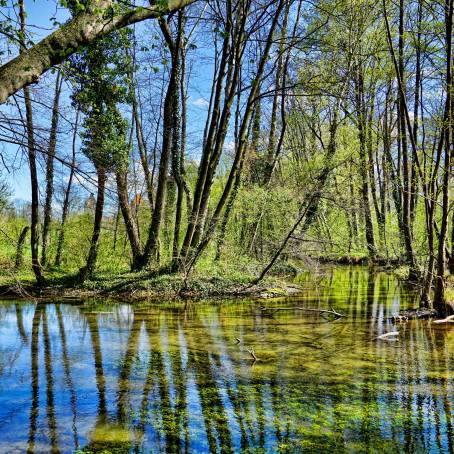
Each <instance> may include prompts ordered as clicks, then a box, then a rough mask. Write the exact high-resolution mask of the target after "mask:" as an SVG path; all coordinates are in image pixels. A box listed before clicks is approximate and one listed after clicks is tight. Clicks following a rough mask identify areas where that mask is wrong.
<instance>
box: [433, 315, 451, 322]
mask: <svg viewBox="0 0 454 454" xmlns="http://www.w3.org/2000/svg"><path fill="white" fill-rule="evenodd" d="M432 323H454V315H450V316H449V317H446V318H442V319H440V320H433V321H432Z"/></svg>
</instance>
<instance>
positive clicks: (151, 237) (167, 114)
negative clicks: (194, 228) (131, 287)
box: [137, 19, 181, 269]
mask: <svg viewBox="0 0 454 454" xmlns="http://www.w3.org/2000/svg"><path fill="white" fill-rule="evenodd" d="M159 24H160V27H161V31H162V33H163V35H164V37H165V38H166V41H167V44H168V45H169V47H170V53H171V57H172V58H171V59H172V67H171V70H170V80H169V84H168V86H167V93H166V97H165V101H164V117H163V131H162V149H161V159H160V162H159V175H158V187H157V190H156V201H155V206H154V210H153V216H152V220H151V224H150V228H149V232H148V239H147V243H146V244H145V247H144V250H143V254H142V257H141V258H140V260H139V261H138V263H137V269H143V268H145V267H146V266H148V265H149V263H150V261H151V260H152V259H153V258H156V257H157V255H158V253H159V251H158V247H159V234H160V232H161V223H162V220H163V215H164V209H165V206H166V195H167V180H168V168H169V161H170V158H171V155H172V148H173V147H172V139H173V133H174V124H173V122H174V120H175V117H174V115H173V108H174V106H175V105H174V104H175V101H174V100H175V96H177V91H178V90H179V80H180V64H181V62H180V57H181V55H180V46H178V49H177V50H175V46H174V43H173V39H172V37H171V35H170V30H169V27H168V24H167V23H166V21H164V20H163V19H161V20H160V21H159ZM179 33H180V34H181V31H180V32H179ZM180 40H181V36H180V37H179V38H178V39H177V42H180ZM177 98H178V96H177ZM178 134H180V132H178ZM178 142H179V140H178Z"/></svg>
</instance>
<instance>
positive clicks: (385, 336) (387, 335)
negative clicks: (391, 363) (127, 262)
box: [375, 331, 399, 340]
mask: <svg viewBox="0 0 454 454" xmlns="http://www.w3.org/2000/svg"><path fill="white" fill-rule="evenodd" d="M398 335H399V331H391V332H389V333H385V334H381V335H380V336H378V337H376V338H375V339H380V340H396V339H390V338H394V337H395V336H398Z"/></svg>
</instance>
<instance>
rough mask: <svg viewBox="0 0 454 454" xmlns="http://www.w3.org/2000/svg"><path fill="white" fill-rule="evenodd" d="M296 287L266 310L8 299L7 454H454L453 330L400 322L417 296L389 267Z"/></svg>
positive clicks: (1, 419) (236, 304)
mask: <svg viewBox="0 0 454 454" xmlns="http://www.w3.org/2000/svg"><path fill="white" fill-rule="evenodd" d="M298 283H299V285H301V286H302V287H304V288H305V289H306V290H304V293H303V294H302V295H300V296H298V297H294V298H290V299H282V298H280V299H277V300H272V301H266V302H265V303H264V302H263V301H262V302H260V303H258V302H254V301H249V300H238V301H224V302H220V301H216V302H207V301H204V302H193V303H182V304H175V303H170V302H166V304H163V305H158V304H153V305H150V304H144V303H141V304H140V305H139V306H136V307H133V306H130V305H128V304H109V303H106V302H87V303H85V304H80V305H74V304H71V305H67V304H63V303H62V304H57V305H45V304H34V303H23V302H15V301H5V302H3V303H2V304H0V338H1V343H0V428H1V434H2V435H1V436H0V452H15V451H17V452H24V451H27V450H28V451H29V452H36V453H38V452H77V453H90V452H93V453H94V452H103V453H106V454H107V453H129V452H195V453H203V452H245V453H268V452H273V453H274V452H282V453H294V452H308V453H310V452H314V453H315V452H317V453H319V452H339V453H342V452H345V453H350V452H358V453H361V452H369V453H373V452H377V453H383V452H384V453H386V452H389V453H395V452H405V453H406V452H424V453H425V452H433V453H436V452H437V453H438V452H446V453H449V452H453V449H454V448H453V439H454V431H453V418H454V414H453V413H454V410H453V405H454V404H453V402H452V396H453V395H454V389H453V388H454V386H453V379H452V372H453V370H454V362H453V356H454V355H453V353H452V352H453V349H452V347H453V345H454V327H453V326H452V325H448V326H436V325H431V324H430V323H429V322H427V321H412V322H408V323H406V324H400V325H399V324H393V323H392V322H391V321H389V320H388V318H389V317H390V316H391V315H393V314H395V313H397V312H398V311H399V310H400V309H405V308H408V307H414V306H415V305H417V303H418V298H417V295H415V294H414V293H412V291H411V289H406V288H402V287H401V286H400V284H399V282H398V281H397V280H396V279H395V278H393V277H392V276H390V275H387V274H384V273H378V274H370V273H369V272H368V271H367V270H365V269H363V268H359V267H356V268H336V269H333V270H328V271H326V272H325V273H324V274H322V275H318V276H315V278H314V276H310V275H308V274H305V275H302V276H300V277H299V278H298ZM260 304H266V305H267V306H269V307H276V308H278V307H280V308H287V309H288V308H292V307H302V306H306V307H311V308H314V307H319V308H328V307H333V308H334V309H336V310H337V311H338V312H341V313H343V314H345V315H346V317H345V318H342V319H338V320H335V321H332V320H326V319H324V318H322V317H320V316H319V315H317V314H314V313H304V312H303V311H299V310H287V309H286V310H282V311H277V312H275V313H274V315H273V317H264V316H263V314H261V311H259V310H258V306H259V305H260ZM395 330H398V331H399V332H400V335H399V341H398V342H393V343H391V342H384V341H380V340H378V339H377V335H379V334H382V333H385V332H389V331H395ZM236 339H239V340H240V342H237V340H236ZM250 349H253V350H254V351H255V354H256V356H257V358H258V360H257V361H253V360H252V357H251V355H250V353H249V350H250Z"/></svg>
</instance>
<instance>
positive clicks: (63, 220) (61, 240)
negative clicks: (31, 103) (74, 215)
mask: <svg viewBox="0 0 454 454" xmlns="http://www.w3.org/2000/svg"><path fill="white" fill-rule="evenodd" d="M78 123H79V109H77V111H76V119H75V122H74V131H73V140H72V159H71V169H70V171H69V178H68V184H67V185H66V190H65V197H64V199H63V209H62V215H61V222H60V232H59V234H58V241H57V253H56V255H55V266H56V267H59V266H61V256H62V252H63V244H64V242H65V224H66V218H67V217H68V214H69V202H70V196H71V189H72V184H73V179H74V173H75V171H76V140H77V128H78Z"/></svg>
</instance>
